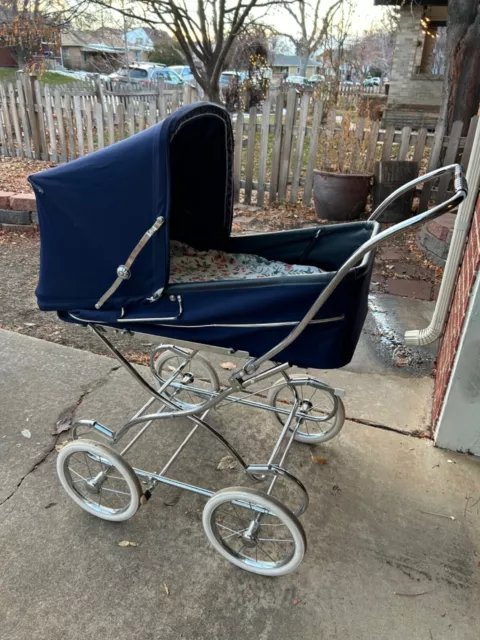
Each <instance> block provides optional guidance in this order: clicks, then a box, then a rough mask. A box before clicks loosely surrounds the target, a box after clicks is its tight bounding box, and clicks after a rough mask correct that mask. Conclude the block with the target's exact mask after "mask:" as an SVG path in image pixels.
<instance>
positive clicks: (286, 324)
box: [117, 315, 345, 329]
mask: <svg viewBox="0 0 480 640" xmlns="http://www.w3.org/2000/svg"><path fill="white" fill-rule="evenodd" d="M158 320H165V318H119V319H118V320H117V322H157V321H158ZM341 320H345V316H344V315H341V316H336V317H334V318H321V319H319V320H312V322H310V323H309V324H325V323H328V322H340V321H341ZM299 322H300V320H292V321H289V322H264V323H260V324H190V325H188V324H162V323H158V326H160V327H175V328H177V329H203V328H208V327H231V328H239V329H240V328H242V327H246V328H248V327H252V328H253V327H262V328H270V327H293V326H295V325H296V324H298V323H299Z"/></svg>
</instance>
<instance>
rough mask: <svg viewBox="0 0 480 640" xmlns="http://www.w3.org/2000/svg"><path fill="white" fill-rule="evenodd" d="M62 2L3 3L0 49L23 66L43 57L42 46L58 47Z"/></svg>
mask: <svg viewBox="0 0 480 640" xmlns="http://www.w3.org/2000/svg"><path fill="white" fill-rule="evenodd" d="M61 14H62V7H61V5H60V2H57V1H56V0H49V1H48V2H46V1H45V2H43V1H42V0H1V2H0V21H1V23H0V46H4V47H7V48H8V50H9V51H10V53H11V55H12V56H13V58H14V59H15V61H16V62H17V64H18V65H19V66H23V65H24V64H25V63H26V62H29V61H31V59H32V58H33V57H34V56H41V55H42V43H44V42H46V43H48V45H49V46H50V47H51V48H52V49H56V48H57V47H58V44H59V41H60V36H59V23H60V22H61Z"/></svg>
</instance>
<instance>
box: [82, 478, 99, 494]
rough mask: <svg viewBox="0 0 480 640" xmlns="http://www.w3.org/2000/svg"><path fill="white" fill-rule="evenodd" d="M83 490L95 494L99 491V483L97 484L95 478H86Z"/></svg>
mask: <svg viewBox="0 0 480 640" xmlns="http://www.w3.org/2000/svg"><path fill="white" fill-rule="evenodd" d="M85 490H86V491H87V493H91V494H94V495H96V494H98V493H100V485H98V484H97V483H96V482H95V479H93V480H88V481H87V482H86V483H85Z"/></svg>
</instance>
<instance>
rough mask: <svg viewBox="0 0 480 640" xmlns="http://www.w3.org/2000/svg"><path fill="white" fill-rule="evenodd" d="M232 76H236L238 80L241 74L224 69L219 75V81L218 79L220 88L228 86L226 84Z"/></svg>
mask: <svg viewBox="0 0 480 640" xmlns="http://www.w3.org/2000/svg"><path fill="white" fill-rule="evenodd" d="M233 78H238V79H239V80H241V79H242V74H241V73H238V71H224V72H223V73H222V75H221V76H220V81H219V85H220V89H225V88H226V87H228V85H229V84H230V81H231V80H232V79H233Z"/></svg>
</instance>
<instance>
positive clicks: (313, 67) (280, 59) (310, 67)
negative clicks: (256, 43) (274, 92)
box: [271, 53, 322, 79]
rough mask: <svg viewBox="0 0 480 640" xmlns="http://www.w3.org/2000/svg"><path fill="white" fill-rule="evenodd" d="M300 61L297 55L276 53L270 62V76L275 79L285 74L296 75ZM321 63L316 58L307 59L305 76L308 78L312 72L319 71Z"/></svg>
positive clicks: (299, 67) (298, 72) (300, 64)
mask: <svg viewBox="0 0 480 640" xmlns="http://www.w3.org/2000/svg"><path fill="white" fill-rule="evenodd" d="M301 66H302V63H301V60H300V57H299V56H286V55H283V54H281V53H276V54H275V55H274V57H273V61H272V63H271V67H272V76H273V78H274V79H275V78H276V79H278V78H283V77H285V76H298V75H299V74H300V69H301ZM321 66H322V65H321V64H320V63H319V62H317V61H316V60H311V59H309V60H308V62H307V71H306V77H307V78H309V77H310V76H311V75H313V74H314V73H320V70H321Z"/></svg>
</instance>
